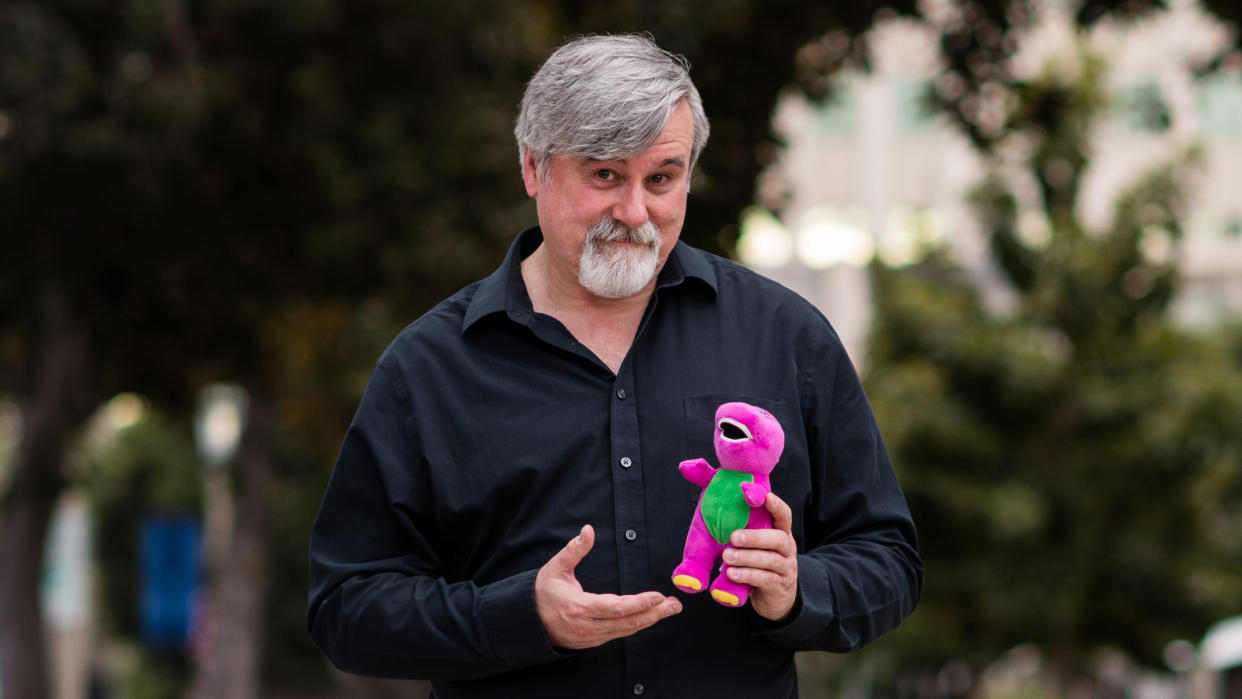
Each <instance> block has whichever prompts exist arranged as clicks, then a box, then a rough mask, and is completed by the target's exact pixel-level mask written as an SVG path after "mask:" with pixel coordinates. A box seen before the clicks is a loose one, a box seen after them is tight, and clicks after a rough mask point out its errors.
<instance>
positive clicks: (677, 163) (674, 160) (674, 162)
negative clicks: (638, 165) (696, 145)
mask: <svg viewBox="0 0 1242 699" xmlns="http://www.w3.org/2000/svg"><path fill="white" fill-rule="evenodd" d="M585 160H586V162H587V163H588V164H590V165H591V166H594V165H597V164H606V163H621V164H622V165H629V164H630V159H629V158H617V159H615V160H601V159H599V158H586V159H585ZM670 165H671V166H673V167H678V168H681V169H682V170H685V169H686V159H685V158H683V157H681V156H679V155H675V156H672V157H669V158H665V159H664V160H661V161H660V164H659V165H656V169H657V170H658V169H660V168H662V167H668V166H670Z"/></svg>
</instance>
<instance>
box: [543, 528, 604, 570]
mask: <svg viewBox="0 0 1242 699" xmlns="http://www.w3.org/2000/svg"><path fill="white" fill-rule="evenodd" d="M594 545H595V530H594V529H593V528H592V527H591V525H589V524H584V525H582V529H581V530H580V531H579V532H578V536H575V537H574V538H572V539H570V540H569V543H567V544H565V547H564V548H562V549H561V550H560V551H557V552H556V555H555V556H553V557H552V559H551V560H549V561H548V568H549V569H550V570H551V571H553V572H556V573H560V574H561V575H573V573H574V568H577V567H578V564H579V563H581V562H582V559H583V558H586V555H587V553H589V552H590V551H591V547H592V546H594Z"/></svg>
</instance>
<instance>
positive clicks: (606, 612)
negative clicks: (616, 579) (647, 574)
mask: <svg viewBox="0 0 1242 699" xmlns="http://www.w3.org/2000/svg"><path fill="white" fill-rule="evenodd" d="M667 599H675V598H666V597H665V596H664V595H662V594H660V593H659V592H655V591H649V592H643V593H641V594H637V595H594V594H588V595H587V599H585V600H584V601H583V606H584V607H585V608H586V613H587V616H589V617H590V618H592V619H601V620H604V619H620V618H624V617H627V616H632V615H635V614H642V613H644V612H647V611H649V610H651V609H653V608H655V607H658V606H660V605H661V604H663V603H664V602H665V601H666V600H667Z"/></svg>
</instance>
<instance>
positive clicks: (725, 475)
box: [699, 468, 755, 544]
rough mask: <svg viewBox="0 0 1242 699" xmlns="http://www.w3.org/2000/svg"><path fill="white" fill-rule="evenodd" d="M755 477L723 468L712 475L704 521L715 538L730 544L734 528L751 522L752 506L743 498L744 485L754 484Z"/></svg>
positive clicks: (705, 499) (701, 505)
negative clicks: (730, 536)
mask: <svg viewBox="0 0 1242 699" xmlns="http://www.w3.org/2000/svg"><path fill="white" fill-rule="evenodd" d="M754 481H755V477H754V476H753V475H751V474H749V473H742V472H741V471H731V470H729V469H727V468H722V469H720V470H719V471H717V472H716V475H715V476H713V477H712V480H711V482H710V483H708V484H707V489H706V490H704V491H703V500H702V503H701V504H700V506H699V507H700V509H701V511H702V512H703V524H705V525H707V531H708V533H710V534H711V535H712V538H713V539H715V540H716V541H718V542H720V543H721V544H727V543H729V535H730V534H732V533H733V530H734V529H741V528H743V527H745V526H746V523H747V522H748V521H750V505H747V504H746V500H745V499H744V498H743V497H742V484H743V483H753V482H754Z"/></svg>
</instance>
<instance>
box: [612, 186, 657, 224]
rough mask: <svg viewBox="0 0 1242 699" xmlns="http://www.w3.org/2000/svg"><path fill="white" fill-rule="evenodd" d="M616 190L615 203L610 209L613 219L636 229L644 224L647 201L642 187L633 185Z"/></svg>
mask: <svg viewBox="0 0 1242 699" xmlns="http://www.w3.org/2000/svg"><path fill="white" fill-rule="evenodd" d="M618 189H619V191H618V194H617V201H616V203H615V204H613V207H612V217H613V219H615V220H617V221H620V222H621V223H624V224H625V225H627V226H629V227H630V228H637V227H639V226H641V225H643V224H644V223H646V222H647V218H648V216H647V199H646V193H645V192H643V188H642V186H641V185H640V184H639V183H634V184H630V185H628V186H625V187H620V188H618Z"/></svg>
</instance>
